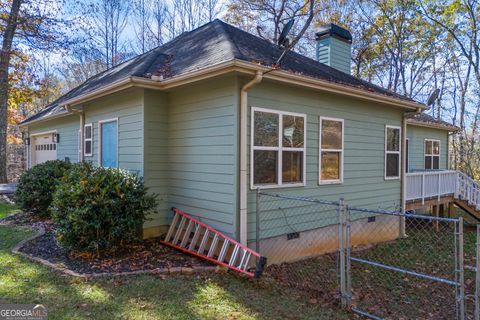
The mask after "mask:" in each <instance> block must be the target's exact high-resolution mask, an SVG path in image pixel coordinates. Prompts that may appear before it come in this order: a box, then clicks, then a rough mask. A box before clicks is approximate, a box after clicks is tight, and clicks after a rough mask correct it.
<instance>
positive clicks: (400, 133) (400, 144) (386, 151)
mask: <svg viewBox="0 0 480 320" xmlns="http://www.w3.org/2000/svg"><path fill="white" fill-rule="evenodd" d="M389 128H390V129H398V130H399V139H400V141H399V144H398V151H388V150H387V135H388V129H389ZM387 154H398V176H396V177H387ZM384 161H385V166H384V168H383V174H384V178H385V180H400V176H401V175H402V172H401V170H402V165H401V164H402V128H401V127H399V126H391V125H385V159H384Z"/></svg>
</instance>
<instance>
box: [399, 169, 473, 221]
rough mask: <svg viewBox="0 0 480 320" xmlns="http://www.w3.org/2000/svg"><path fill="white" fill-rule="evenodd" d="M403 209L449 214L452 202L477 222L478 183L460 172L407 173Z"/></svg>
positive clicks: (452, 211) (440, 214) (453, 208)
mask: <svg viewBox="0 0 480 320" xmlns="http://www.w3.org/2000/svg"><path fill="white" fill-rule="evenodd" d="M406 183H407V185H406V187H407V193H406V198H407V201H406V210H428V211H430V212H432V214H434V215H436V216H452V215H453V213H454V210H455V207H454V206H455V205H456V206H458V207H460V208H461V209H462V210H464V211H465V212H466V213H468V214H469V215H470V216H471V217H473V218H475V219H476V220H477V221H479V222H480V185H479V184H478V183H477V182H475V181H474V180H473V179H471V178H470V177H468V176H466V175H465V174H463V173H462V172H459V171H451V170H445V171H425V172H415V173H408V174H407V181H406Z"/></svg>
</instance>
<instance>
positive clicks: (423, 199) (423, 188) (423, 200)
mask: <svg viewBox="0 0 480 320" xmlns="http://www.w3.org/2000/svg"><path fill="white" fill-rule="evenodd" d="M422 204H425V172H422Z"/></svg>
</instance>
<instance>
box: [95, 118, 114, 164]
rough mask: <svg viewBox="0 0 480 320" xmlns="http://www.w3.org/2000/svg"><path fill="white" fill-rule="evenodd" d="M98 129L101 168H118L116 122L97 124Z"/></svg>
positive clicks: (106, 121) (107, 121) (109, 121)
mask: <svg viewBox="0 0 480 320" xmlns="http://www.w3.org/2000/svg"><path fill="white" fill-rule="evenodd" d="M98 127H99V130H98V131H99V132H100V136H99V141H100V143H99V151H100V152H99V154H100V157H99V162H100V165H101V166H102V167H111V168H117V167H118V120H117V119H112V120H104V121H99V122H98Z"/></svg>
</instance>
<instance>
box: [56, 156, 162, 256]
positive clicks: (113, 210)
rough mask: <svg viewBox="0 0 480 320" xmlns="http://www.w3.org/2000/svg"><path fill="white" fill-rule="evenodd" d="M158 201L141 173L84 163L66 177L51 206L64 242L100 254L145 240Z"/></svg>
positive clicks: (58, 233)
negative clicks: (147, 223) (145, 225)
mask: <svg viewBox="0 0 480 320" xmlns="http://www.w3.org/2000/svg"><path fill="white" fill-rule="evenodd" d="M156 205H157V203H156V197H155V196H152V195H149V194H147V188H146V187H145V186H144V184H143V181H142V180H141V179H140V178H139V177H138V176H137V175H136V174H132V173H129V172H127V171H124V170H120V169H113V168H102V167H94V166H92V165H91V164H89V163H81V164H76V165H74V166H73V167H72V168H71V169H70V170H69V172H68V173H67V174H66V175H65V177H63V179H62V181H61V183H60V185H59V186H58V188H57V191H56V192H55V195H54V197H53V202H52V205H51V207H50V210H51V212H52V217H53V220H54V221H55V222H56V223H57V224H58V228H57V239H58V240H59V242H60V243H61V244H62V245H63V246H64V247H66V248H67V249H69V250H75V251H83V252H91V253H96V254H97V255H98V254H99V253H100V252H102V251H107V250H110V249H112V248H114V247H116V246H121V245H124V244H127V243H133V242H135V241H138V240H140V238H141V229H142V227H143V223H144V221H145V219H146V216H147V215H148V214H149V213H150V212H152V211H154V210H155V208H156Z"/></svg>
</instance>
